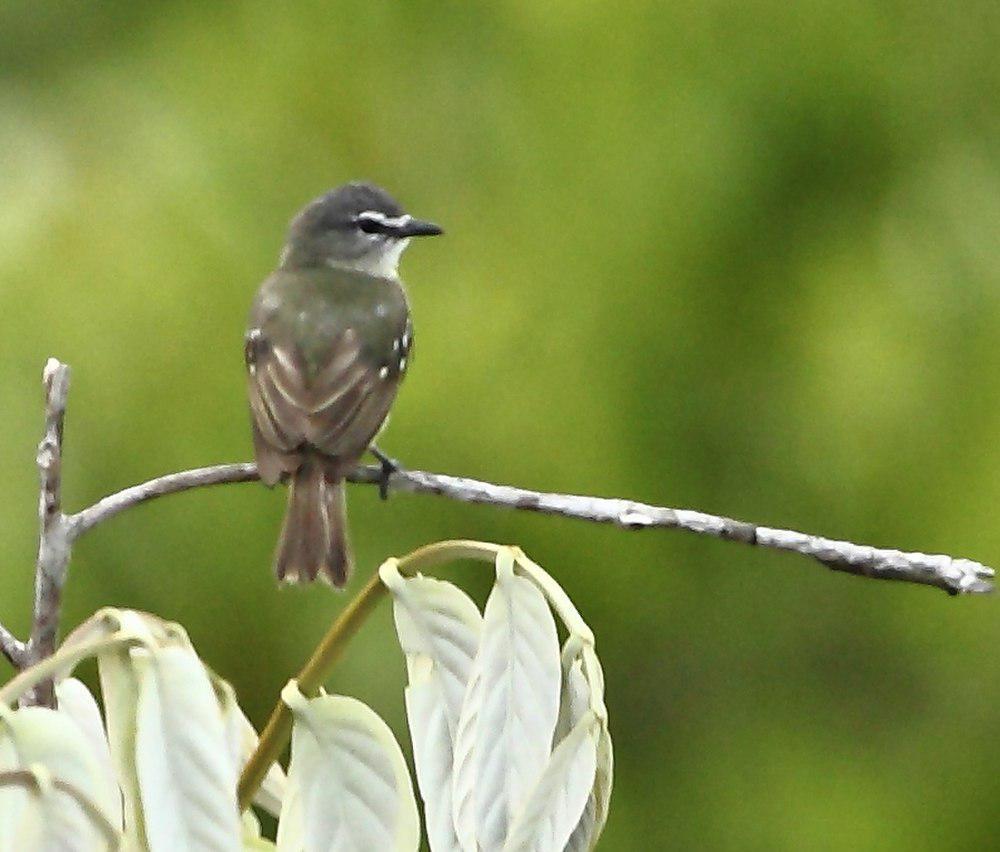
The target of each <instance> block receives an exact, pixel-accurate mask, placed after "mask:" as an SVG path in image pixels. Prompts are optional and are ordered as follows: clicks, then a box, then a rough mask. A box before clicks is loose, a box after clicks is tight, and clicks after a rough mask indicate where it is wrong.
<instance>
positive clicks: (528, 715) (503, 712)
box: [454, 549, 561, 849]
mask: <svg viewBox="0 0 1000 852" xmlns="http://www.w3.org/2000/svg"><path fill="white" fill-rule="evenodd" d="M474 671H475V672H476V673H477V674H478V678H479V683H478V686H477V685H476V684H475V682H474V681H473V682H470V695H467V696H466V703H465V704H463V708H462V714H463V716H464V717H466V724H465V725H464V726H463V722H462V721H461V720H460V722H459V735H458V743H457V745H456V756H455V760H456V781H455V796H456V798H457V799H458V801H456V804H455V807H454V810H455V814H456V820H455V822H456V829H458V830H459V838H460V840H461V841H462V843H463V846H467V845H468V838H467V835H465V836H463V831H464V830H465V829H464V827H465V825H466V823H467V804H466V803H464V802H463V799H464V797H465V796H466V795H467V794H468V793H469V792H470V791H471V793H472V796H473V798H474V802H475V804H474V807H473V813H474V822H475V839H476V842H478V844H479V847H480V848H481V849H499V848H500V847H502V845H503V843H504V842H505V840H506V838H507V834H508V831H509V829H510V826H511V823H512V822H513V821H514V819H515V818H516V817H517V815H518V813H519V812H520V811H521V809H522V808H523V807H524V806H525V804H526V802H527V798H528V796H529V794H530V792H531V790H532V789H533V788H534V786H535V784H536V782H537V781H538V778H539V777H540V776H541V774H542V771H543V770H544V768H545V766H546V764H547V763H548V758H549V753H550V751H551V748H552V737H553V733H554V731H555V726H556V720H557V717H558V714H559V692H560V681H561V675H560V665H559V641H558V638H557V636H556V626H555V621H554V619H553V618H552V613H551V611H550V610H549V606H548V603H547V602H546V599H545V596H544V595H543V594H542V593H541V591H539V589H538V587H537V586H536V585H535V583H533V582H532V581H531V580H528V579H526V578H524V577H519V576H516V575H515V574H514V568H513V553H512V551H510V550H509V549H504V550H502V551H501V552H500V553H499V554H498V556H497V572H496V585H495V586H494V587H493V591H492V592H491V593H490V596H489V599H488V600H487V602H486V609H485V613H484V618H483V635H482V643H481V646H480V649H479V653H478V654H477V656H476V662H475V667H474ZM473 677H474V678H475V675H474V676H473ZM473 717H474V720H473ZM463 727H464V731H463ZM470 730H471V732H470ZM470 739H471V743H472V746H471V772H470V769H469V760H468V758H469V755H468V752H469V747H468V743H469V741H470ZM463 740H464V741H463Z"/></svg>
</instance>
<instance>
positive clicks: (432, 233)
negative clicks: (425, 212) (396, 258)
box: [392, 218, 444, 239]
mask: <svg viewBox="0 0 1000 852" xmlns="http://www.w3.org/2000/svg"><path fill="white" fill-rule="evenodd" d="M443 233H444V229H443V228H442V227H441V226H440V225H435V224H434V223H433V222H425V221H424V220H423V219H412V218H411V219H410V220H409V221H408V222H406V223H405V224H403V225H400V226H398V227H396V228H393V229H392V235H393V236H394V237H399V238H401V239H405V238H407V237H436V236H438V235H439V234H443Z"/></svg>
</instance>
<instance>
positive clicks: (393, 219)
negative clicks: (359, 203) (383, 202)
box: [357, 210, 413, 228]
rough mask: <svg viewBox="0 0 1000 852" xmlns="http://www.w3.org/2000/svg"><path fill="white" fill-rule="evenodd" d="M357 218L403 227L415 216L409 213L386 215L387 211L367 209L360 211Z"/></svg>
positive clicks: (390, 226) (393, 226) (388, 225)
mask: <svg viewBox="0 0 1000 852" xmlns="http://www.w3.org/2000/svg"><path fill="white" fill-rule="evenodd" d="M357 218H358V219H363V220H365V221H367V222H378V223H379V224H380V225H385V226H386V227H389V228H402V227H405V226H406V225H409V224H410V222H412V221H413V217H412V216H411V215H410V214H409V213H404V214H403V215H402V216H386V215H385V213H380V212H379V211H378V210H365V211H364V212H362V213H358V215H357Z"/></svg>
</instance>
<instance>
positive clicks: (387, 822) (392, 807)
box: [278, 681, 420, 852]
mask: <svg viewBox="0 0 1000 852" xmlns="http://www.w3.org/2000/svg"><path fill="white" fill-rule="evenodd" d="M281 695H282V699H283V700H284V701H285V703H286V704H287V705H288V706H289V707H290V708H291V711H292V713H293V716H294V725H293V729H292V757H291V763H290V765H289V771H288V784H289V789H288V792H287V795H286V798H285V807H284V809H283V811H282V815H281V829H283V831H279V838H278V848H279V849H282V850H292V849H304V850H305V852H333V850H337V852H355V850H356V852H370V850H376V849H377V850H385V852H390V851H391V850H395V852H412V850H416V849H418V847H419V845H420V823H419V817H418V815H417V804H416V801H415V800H414V797H413V787H412V784H411V782H410V776H409V773H408V771H407V768H406V762H405V760H404V759H403V754H402V752H401V751H400V748H399V745H398V744H397V743H396V740H395V737H393V735H392V731H390V730H389V727H388V725H386V724H385V722H383V721H382V720H381V719H380V718H379V717H378V715H377V714H376V713H375V712H374V711H372V710H371V709H370V708H368V707H366V706H365V705H364V704H362V703H361V702H360V701H357V700H355V699H353V698H346V697H343V696H334V695H321V696H320V697H318V698H313V699H306V698H305V697H304V696H303V695H302V694H301V693H300V692H299V690H298V686H297V685H296V684H295V682H294V681H293V682H292V683H290V684H289V685H288V686H287V687H286V688H285V689H284V690H283V691H282V694H281ZM286 820H287V821H289V826H288V827H287V828H286V827H285V826H284V823H285V822H286ZM293 821H295V822H297V823H298V825H291V823H292V822H293ZM299 841H301V845H295V844H297V843H298V842H299Z"/></svg>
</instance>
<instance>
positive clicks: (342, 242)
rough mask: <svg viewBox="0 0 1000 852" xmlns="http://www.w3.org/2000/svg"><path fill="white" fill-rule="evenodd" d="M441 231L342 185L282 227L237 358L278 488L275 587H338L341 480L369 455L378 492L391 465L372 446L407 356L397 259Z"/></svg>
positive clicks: (346, 566)
mask: <svg viewBox="0 0 1000 852" xmlns="http://www.w3.org/2000/svg"><path fill="white" fill-rule="evenodd" d="M441 233H443V231H442V229H441V228H440V227H439V226H438V225H435V224H434V223H433V222H428V221H425V220H421V219H417V218H414V217H413V216H411V215H409V214H408V213H406V212H404V210H403V208H402V207H400V205H399V204H398V203H397V202H396V201H395V200H394V199H393V197H392V196H391V195H389V193H388V192H386V191H385V190H384V189H382V188H380V187H378V186H375V185H374V184H371V183H366V182H352V183H347V184H344V185H343V186H339V187H337V188H335V189H332V190H330V191H329V192H327V193H325V194H324V195H321V196H320V197H319V198H316V199H314V200H313V201H311V202H310V203H309V204H307V205H306V206H305V207H304V208H303V209H302V210H301V211H299V213H298V214H297V215H296V216H295V217H294V218H293V219H292V222H291V224H290V226H289V228H288V235H287V238H286V240H285V244H284V248H283V249H282V251H281V255H280V258H279V261H278V266H277V268H276V269H275V271H274V272H272V273H271V275H269V276H268V277H267V278H266V279H265V280H264V282H263V283H262V284H261V286H260V289H259V290H258V291H257V295H256V297H255V298H254V300H253V304H252V305H251V308H250V315H249V321H248V327H247V332H246V337H245V340H244V358H245V362H246V376H247V395H248V399H249V406H250V419H251V426H252V438H253V448H254V456H255V459H256V462H257V470H258V473H259V475H260V479H261V481H262V482H263V483H264V484H265V485H268V486H273V485H275V484H277V483H278V482H280V481H283V480H287V482H288V485H289V490H288V506H287V509H286V512H285V520H284V524H283V525H282V528H281V535H280V537H279V539H278V544H277V548H276V549H275V554H274V571H275V574H276V576H277V579H278V581H279V582H280V583H288V584H292V583H308V582H312V581H314V580H316V579H317V578H319V579H320V580H324V581H326V582H328V583H330V584H332V585H333V586H334V587H337V588H342V587H343V586H344V585H345V584H346V583H347V580H348V577H349V576H350V573H351V563H352V560H351V553H350V546H349V543H348V536H347V517H346V505H345V499H344V478H345V476H346V475H347V474H348V473H349V472H350V471H351V470H352V469H353V468H354V467H355V465H356V464H357V463H358V462H359V461H360V460H361V458H362V457H363V456H364V454H365V453H366V452H367V451H368V450H369V449H371V450H372V452H373V453H375V454H376V456H377V457H378V458H379V460H380V461H381V462H382V464H383V477H384V479H383V489H384V488H385V487H386V482H387V477H388V475H389V474H390V473H391V471H392V469H393V464H394V463H393V462H392V460H391V459H389V458H388V457H387V456H385V455H384V454H382V453H381V452H380V451H379V450H378V448H377V447H375V446H374V445H373V444H372V442H373V440H374V439H375V437H376V436H377V435H378V433H379V432H380V431H381V429H382V428H383V426H384V424H385V422H386V419H387V417H388V415H389V409H390V408H391V406H392V404H393V401H394V400H395V398H396V392H397V390H398V388H399V385H400V382H401V381H402V379H403V376H404V375H405V373H406V368H407V365H408V362H409V361H410V358H411V352H412V348H413V324H412V320H411V317H410V307H409V303H408V301H407V297H406V291H405V289H404V287H403V282H402V280H401V279H400V277H399V272H398V266H399V259H400V256H401V255H402V253H403V251H404V250H405V248H406V247H407V245H408V244H409V242H410V240H411V239H412V238H414V237H427V236H436V235H438V234H441ZM384 495H385V491H384V490H383V496H384Z"/></svg>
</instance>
